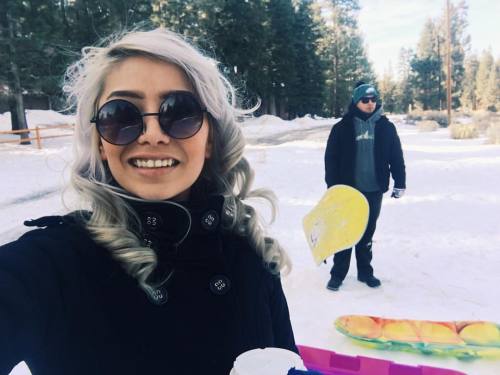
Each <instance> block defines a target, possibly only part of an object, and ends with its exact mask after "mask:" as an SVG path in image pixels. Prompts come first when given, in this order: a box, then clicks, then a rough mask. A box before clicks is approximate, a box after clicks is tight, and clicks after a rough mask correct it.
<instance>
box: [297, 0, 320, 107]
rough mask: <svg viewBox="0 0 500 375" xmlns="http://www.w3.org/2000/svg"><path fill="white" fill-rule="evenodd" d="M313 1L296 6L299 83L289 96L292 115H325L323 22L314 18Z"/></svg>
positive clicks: (305, 1)
mask: <svg viewBox="0 0 500 375" xmlns="http://www.w3.org/2000/svg"><path fill="white" fill-rule="evenodd" d="M312 6H313V1H312V0H302V1H298V2H297V3H296V5H295V9H296V11H295V25H294V44H293V48H294V49H295V51H296V53H295V64H294V66H295V71H296V73H295V74H296V82H295V87H293V91H292V93H291V97H290V103H289V104H290V113H291V115H292V116H304V115H305V114H308V113H309V114H317V115H323V103H324V100H325V96H324V94H325V77H324V67H323V64H322V61H321V58H320V56H319V54H318V52H317V48H318V43H319V38H320V25H318V22H317V20H316V19H315V17H314V9H313V7H312Z"/></svg>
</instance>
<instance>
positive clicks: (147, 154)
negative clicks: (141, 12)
mask: <svg viewBox="0 0 500 375" xmlns="http://www.w3.org/2000/svg"><path fill="white" fill-rule="evenodd" d="M176 90H184V91H191V92H193V88H192V87H191V85H190V83H189V81H188V80H187V77H186V76H185V74H184V72H183V71H182V70H181V69H180V68H178V67H177V66H175V65H173V64H169V63H166V62H162V61H159V60H153V59H149V58H146V57H130V58H127V59H126V60H124V61H122V62H120V63H119V64H118V65H117V66H115V67H114V68H113V69H112V70H111V72H110V73H109V75H108V76H107V77H106V80H105V83H104V90H103V92H102V95H101V98H100V100H99V107H101V106H102V105H103V104H104V103H106V102H108V101H109V100H112V99H125V100H128V101H130V102H131V103H133V104H134V105H135V106H137V108H139V110H140V111H141V112H142V113H145V112H148V113H151V112H158V111H159V108H160V104H161V103H162V101H163V98H164V97H165V96H166V95H167V94H168V93H169V92H171V91H176ZM143 120H144V128H145V129H144V133H143V134H141V135H140V136H139V138H137V139H136V140H135V141H134V142H132V143H131V144H128V145H125V146H117V145H113V144H111V143H108V142H106V141H105V140H104V139H102V138H101V145H100V152H101V158H102V160H106V161H107V162H108V165H109V169H110V170H111V174H112V175H113V177H114V178H115V180H116V181H117V182H118V184H119V185H120V186H121V187H122V188H124V189H125V190H127V191H129V192H130V193H132V194H135V195H137V196H139V197H141V198H143V199H151V200H164V199H174V200H187V199H188V198H189V191H190V188H191V186H192V185H193V183H194V182H195V181H196V179H197V178H198V176H199V175H200V173H201V170H202V168H203V164H204V163H205V159H206V158H209V157H210V152H211V143H210V141H209V125H208V121H207V118H206V116H204V120H203V125H202V126H201V129H200V131H198V133H196V134H195V135H194V136H192V137H191V138H186V139H175V138H171V137H170V136H168V135H167V134H166V133H164V132H163V131H162V129H161V128H160V124H159V122H158V116H145V117H144V118H143ZM151 161H152V162H153V163H151ZM158 161H162V163H159V162H158ZM148 164H149V165H148ZM151 164H153V165H155V164H157V165H160V164H163V165H165V164H167V165H171V166H157V167H154V166H153V167H152V168H151V167H150V166H151ZM138 165H141V167H139V166H138Z"/></svg>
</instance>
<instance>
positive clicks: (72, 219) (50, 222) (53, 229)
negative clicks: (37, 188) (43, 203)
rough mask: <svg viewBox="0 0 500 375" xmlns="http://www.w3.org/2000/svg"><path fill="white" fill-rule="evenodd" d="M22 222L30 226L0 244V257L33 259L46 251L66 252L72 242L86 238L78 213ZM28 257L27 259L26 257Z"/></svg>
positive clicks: (51, 252)
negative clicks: (10, 240) (20, 233)
mask: <svg viewBox="0 0 500 375" xmlns="http://www.w3.org/2000/svg"><path fill="white" fill-rule="evenodd" d="M24 224H25V225H26V226H27V227H30V228H32V229H31V230H29V231H28V232H26V233H24V234H23V235H22V236H21V237H19V238H18V239H17V240H15V241H12V242H10V243H7V244H4V245H2V246H0V259H7V258H10V259H12V260H16V259H19V260H23V262H24V261H26V260H28V259H29V260H33V261H35V260H36V258H38V257H40V256H42V255H43V254H45V255H47V254H48V253H50V254H54V253H58V252H65V253H68V250H69V249H71V246H68V245H69V244H70V243H72V242H76V241H82V239H84V238H86V234H85V231H84V229H83V226H82V225H81V224H80V223H79V221H78V215H77V214H76V213H71V214H68V215H65V216H44V217H40V218H38V219H31V220H26V221H25V222H24ZM26 258H28V259H26Z"/></svg>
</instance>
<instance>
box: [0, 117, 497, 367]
mask: <svg viewBox="0 0 500 375" xmlns="http://www.w3.org/2000/svg"><path fill="white" fill-rule="evenodd" d="M393 120H394V122H395V123H396V124H397V126H398V131H399V134H400V137H401V140H402V143H403V147H404V152H405V158H406V165H407V174H408V178H407V185H408V189H407V192H406V195H405V197H404V198H402V199H400V200H394V199H390V198H389V197H388V196H386V197H385V198H384V202H383V208H382V213H381V217H380V219H379V222H378V229H377V232H376V234H375V237H374V246H373V251H374V261H373V264H374V268H375V272H376V275H377V276H378V277H380V278H381V280H382V283H383V285H382V287H381V288H379V289H375V290H374V289H370V288H368V287H367V286H366V285H364V284H361V283H359V282H358V281H357V280H356V272H355V268H356V267H355V264H354V263H353V264H352V265H351V271H350V273H349V275H348V277H347V278H346V280H345V282H344V284H343V286H342V287H341V289H340V291H338V292H331V291H328V290H327V289H326V288H325V285H326V282H327V281H328V278H329V269H330V266H331V262H330V261H329V264H328V265H321V266H319V267H317V266H316V265H315V264H314V262H313V259H312V256H311V254H310V251H309V249H308V246H307V243H306V240H305V237H304V234H303V232H302V218H303V216H304V215H305V214H306V213H307V212H308V211H309V210H310V209H311V208H312V207H313V205H314V204H315V203H316V202H317V201H318V200H319V199H320V197H321V196H322V194H323V193H324V191H325V184H324V181H323V172H324V166H323V154H324V148H325V143H326V139H327V137H328V133H329V128H330V126H331V125H332V124H333V123H334V122H335V120H332V119H319V120H313V119H310V118H303V119H299V120H296V121H293V122H286V121H282V120H279V119H276V118H273V117H270V116H265V117H261V118H259V119H254V120H251V121H248V122H247V123H246V124H245V125H244V132H245V135H246V136H247V139H248V140H249V144H248V146H247V150H246V156H247V158H248V159H249V160H250V162H251V163H252V165H253V166H254V168H255V171H256V180H255V187H268V188H271V189H272V190H274V192H275V193H276V195H277V196H278V197H279V209H280V212H279V215H278V218H277V220H276V222H275V223H274V224H273V225H272V226H270V227H269V232H270V233H271V234H272V235H273V236H275V237H277V238H278V239H279V240H280V242H281V244H282V245H283V246H284V247H285V248H286V249H287V251H288V252H289V254H290V256H291V258H292V261H293V263H294V268H293V270H292V272H291V274H290V275H289V276H287V277H286V278H285V279H284V281H283V283H284V288H285V292H286V295H287V298H288V303H289V307H290V313H291V318H292V324H293V327H294V331H295V336H296V341H297V343H299V344H303V345H309V346H315V347H320V348H327V349H330V350H335V351H337V352H339V353H344V354H349V355H366V356H373V357H379V358H385V359H390V360H393V361H397V362H401V363H406V364H414V365H416V364H425V365H428V366H437V367H447V368H450V369H457V370H461V371H463V372H466V373H467V374H471V375H495V374H496V375H498V374H500V360H476V361H473V362H463V361H460V360H457V359H454V358H443V357H432V356H424V355H419V354H411V353H399V352H388V351H380V350H371V349H366V348H363V347H360V346H357V345H355V344H354V343H353V342H352V341H351V340H349V339H348V338H346V337H344V336H343V335H341V334H340V333H338V332H337V331H336V330H335V329H334V327H333V321H334V320H335V318H336V317H338V316H339V315H343V314H372V315H380V316H385V317H393V318H414V319H429V320H470V319H481V320H492V321H496V322H499V321H500V272H499V268H500V188H499V186H500V146H495V145H487V144H485V139H482V138H479V139H474V140H460V141H458V140H452V139H450V138H449V135H448V131H447V130H446V129H439V130H438V131H436V132H432V133H419V132H418V131H417V130H416V128H415V127H413V126H410V125H407V124H404V123H403V122H402V118H401V117H397V116H396V117H394V118H393ZM0 124H1V121H0ZM4 130H5V129H4ZM70 142H71V141H70V138H58V139H52V140H46V141H44V143H43V146H44V148H43V149H42V150H37V149H35V147H31V146H23V147H21V146H14V145H12V144H10V145H5V144H4V145H2V144H0V158H1V167H0V181H1V185H0V191H1V192H2V194H1V196H0V210H1V212H2V215H1V216H0V244H1V243H5V242H8V241H11V240H13V239H15V238H17V237H18V236H19V234H20V233H22V232H23V231H25V229H24V228H23V226H22V221H23V220H24V219H26V218H31V217H37V216H41V215H46V214H51V213H57V212H63V211H64V210H65V208H64V207H63V204H62V202H61V198H60V192H61V187H62V186H63V184H64V182H65V181H66V180H67V175H68V173H67V172H68V171H67V163H68V161H69V160H70V159H71V145H70ZM68 201H69V202H71V197H69V198H68ZM264 216H265V215H264ZM353 262H354V260H353ZM27 373H29V372H28V370H27V369H26V367H24V366H18V367H17V368H16V370H14V371H13V374H16V375H21V374H27ZM374 375H377V374H374Z"/></svg>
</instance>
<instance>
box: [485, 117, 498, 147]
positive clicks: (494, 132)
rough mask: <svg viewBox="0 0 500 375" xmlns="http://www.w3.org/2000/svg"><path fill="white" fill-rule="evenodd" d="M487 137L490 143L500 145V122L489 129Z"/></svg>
mask: <svg viewBox="0 0 500 375" xmlns="http://www.w3.org/2000/svg"><path fill="white" fill-rule="evenodd" d="M486 137H487V138H488V143H490V144H495V145H500V122H495V123H493V124H491V125H490V126H489V127H488V130H486Z"/></svg>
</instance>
